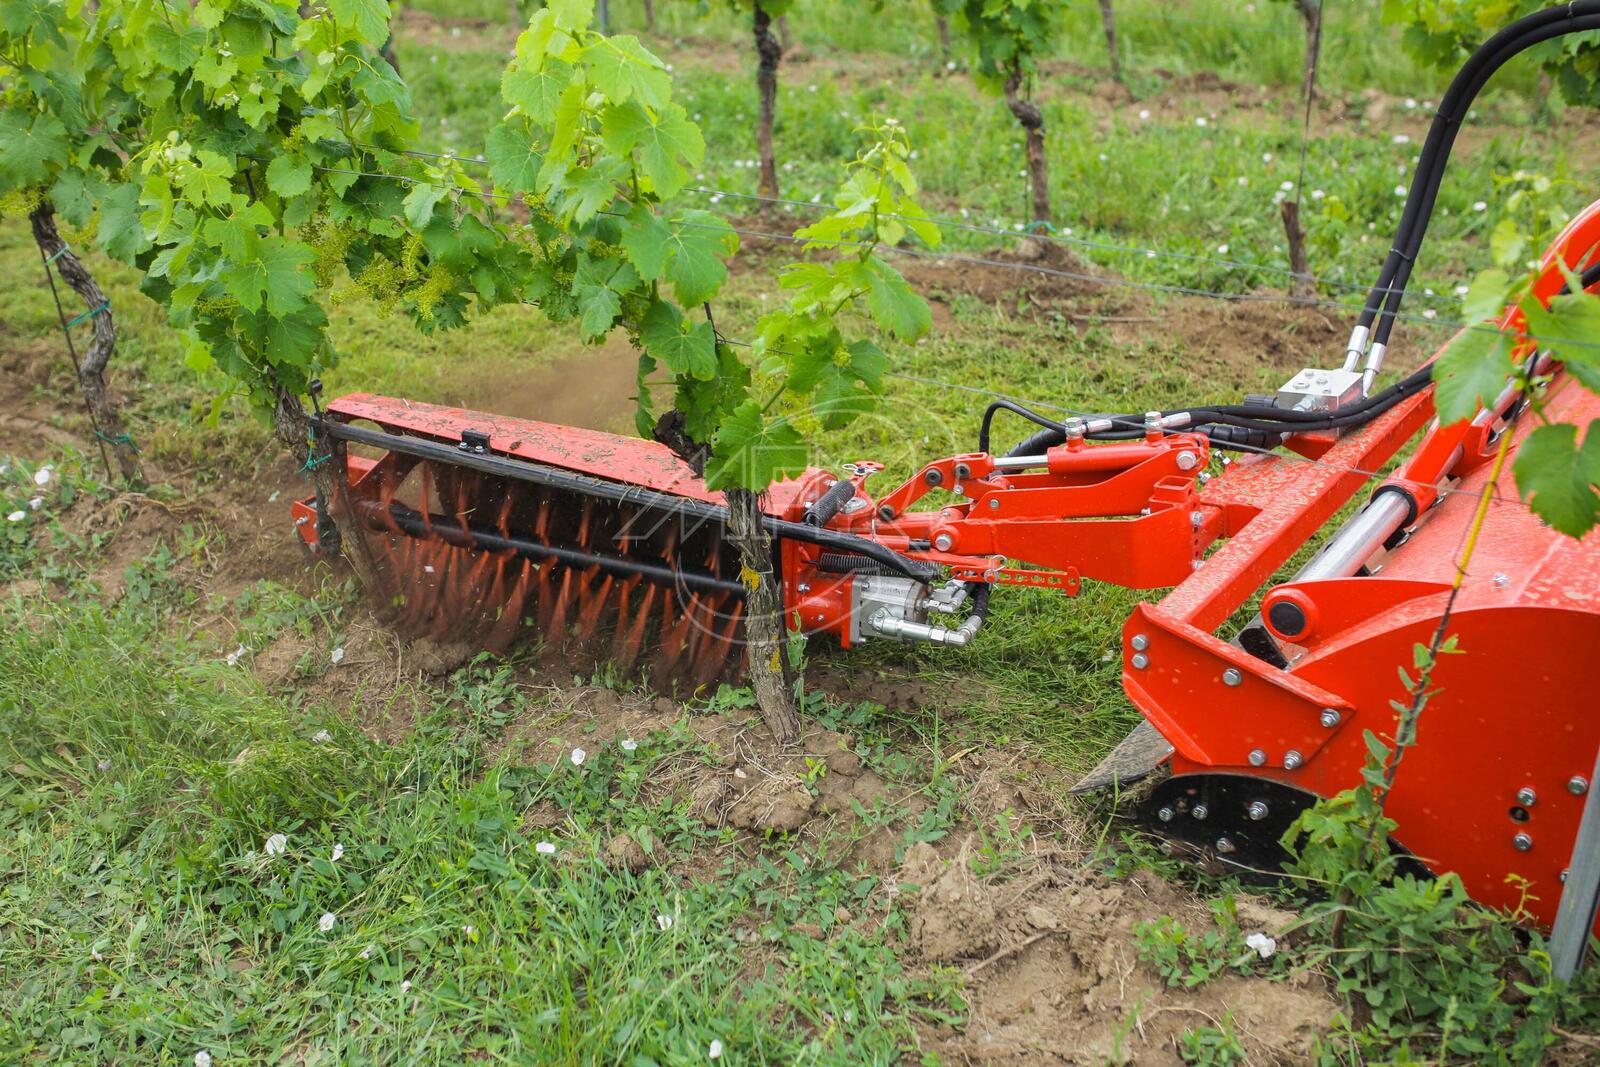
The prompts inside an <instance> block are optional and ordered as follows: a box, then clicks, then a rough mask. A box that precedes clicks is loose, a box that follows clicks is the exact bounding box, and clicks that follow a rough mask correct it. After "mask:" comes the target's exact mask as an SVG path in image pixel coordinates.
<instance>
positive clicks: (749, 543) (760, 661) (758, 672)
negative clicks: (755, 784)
mask: <svg viewBox="0 0 1600 1067" xmlns="http://www.w3.org/2000/svg"><path fill="white" fill-rule="evenodd" d="M683 427H684V418H683V413H682V412H679V411H669V412H666V413H665V414H663V415H662V416H661V418H659V419H658V420H656V427H655V431H654V433H653V434H652V436H653V437H654V438H655V439H656V440H657V441H659V442H661V443H662V444H664V445H666V446H667V447H668V448H670V449H672V451H673V452H675V453H677V455H678V456H679V457H680V458H682V459H683V461H684V462H685V463H687V464H689V469H690V470H692V471H694V473H695V475H696V476H700V475H703V474H704V473H705V466H706V458H707V455H708V449H707V448H706V446H705V445H702V444H699V443H698V442H696V441H694V440H692V439H691V438H690V437H689V436H688V434H686V433H684V429H683ZM724 495H725V496H726V497H727V500H728V526H727V531H728V541H729V543H730V544H732V545H733V546H734V547H735V548H737V549H738V550H739V559H740V562H742V563H743V564H744V569H745V570H746V571H747V572H748V573H749V574H753V575H754V576H755V577H754V579H753V580H752V581H753V584H747V585H746V589H747V590H748V591H747V593H746V594H745V602H744V636H745V651H746V652H747V653H748V654H749V657H750V686H751V688H752V689H754V690H755V693H756V703H757V704H758V705H759V706H760V708H761V718H762V721H763V722H765V723H766V724H767V729H769V730H771V731H772V736H773V737H775V738H777V739H778V741H779V743H781V744H788V743H789V742H791V741H793V740H794V739H795V738H797V737H799V736H800V713H799V711H798V710H797V709H796V707H795V702H794V696H793V692H792V690H791V688H790V686H789V684H788V679H787V677H786V675H785V673H784V667H783V645H784V618H783V585H782V583H780V582H779V581H778V576H777V574H776V573H775V572H774V571H773V568H772V539H771V537H769V536H768V534H767V530H766V527H765V526H763V525H762V524H761V516H762V511H761V494H759V493H757V492H754V491H753V490H750V489H729V490H727V491H726V492H725V493H724Z"/></svg>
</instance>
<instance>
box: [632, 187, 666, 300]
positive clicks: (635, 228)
mask: <svg viewBox="0 0 1600 1067" xmlns="http://www.w3.org/2000/svg"><path fill="white" fill-rule="evenodd" d="M622 250H623V251H624V252H626V253H627V254H628V259H629V260H631V261H632V263H633V265H634V266H635V267H637V268H638V270H639V276H640V277H642V278H648V279H649V280H651V281H655V280H657V279H658V278H660V277H661V272H662V271H663V270H665V269H666V266H667V259H668V257H670V256H671V255H672V252H673V245H672V230H670V229H669V228H668V227H667V224H666V223H664V222H662V221H661V216H660V215H657V214H656V213H655V210H654V209H652V208H651V207H650V205H649V204H635V205H633V207H632V208H631V209H629V211H628V215H627V217H626V218H625V219H624V220H623V222H622Z"/></svg>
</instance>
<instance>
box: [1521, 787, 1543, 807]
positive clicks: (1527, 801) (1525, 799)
mask: <svg viewBox="0 0 1600 1067" xmlns="http://www.w3.org/2000/svg"><path fill="white" fill-rule="evenodd" d="M1538 799H1539V794H1537V793H1535V792H1534V791H1533V787H1532V786H1528V785H1525V786H1523V787H1522V788H1521V789H1519V790H1517V803H1518V804H1521V805H1522V806H1523V807H1525V808H1531V807H1533V805H1534V803H1535V802H1536V801H1537V800H1538Z"/></svg>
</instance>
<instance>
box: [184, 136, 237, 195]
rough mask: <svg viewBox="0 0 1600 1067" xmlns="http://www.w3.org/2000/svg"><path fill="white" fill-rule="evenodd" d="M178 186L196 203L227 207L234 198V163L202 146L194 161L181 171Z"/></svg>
mask: <svg viewBox="0 0 1600 1067" xmlns="http://www.w3.org/2000/svg"><path fill="white" fill-rule="evenodd" d="M178 188H180V189H182V190H183V195H184V196H187V197H188V198H189V199H190V200H191V201H193V202H194V203H195V204H210V205H211V206H212V207H226V206H228V204H230V203H231V202H232V200H233V163H232V162H231V161H230V160H228V159H227V158H226V157H224V156H221V155H218V154H217V153H216V152H213V151H211V150H210V149H207V148H202V149H200V150H199V151H198V152H196V153H195V154H194V163H193V164H192V165H191V166H187V167H184V168H183V170H182V171H181V172H180V174H179V176H178Z"/></svg>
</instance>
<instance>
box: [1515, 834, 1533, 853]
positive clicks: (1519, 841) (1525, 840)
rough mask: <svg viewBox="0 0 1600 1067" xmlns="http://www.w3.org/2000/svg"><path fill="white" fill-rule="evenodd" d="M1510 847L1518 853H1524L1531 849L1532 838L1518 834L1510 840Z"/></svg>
mask: <svg viewBox="0 0 1600 1067" xmlns="http://www.w3.org/2000/svg"><path fill="white" fill-rule="evenodd" d="M1511 847H1512V848H1514V849H1516V850H1517V851H1518V852H1526V851H1528V850H1529V849H1530V848H1532V847H1533V838H1532V837H1531V836H1529V835H1528V834H1518V835H1517V836H1515V837H1513V838H1512V839H1511Z"/></svg>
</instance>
